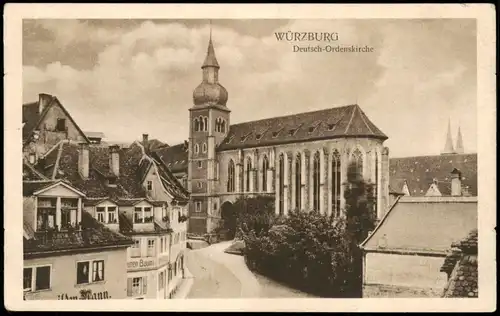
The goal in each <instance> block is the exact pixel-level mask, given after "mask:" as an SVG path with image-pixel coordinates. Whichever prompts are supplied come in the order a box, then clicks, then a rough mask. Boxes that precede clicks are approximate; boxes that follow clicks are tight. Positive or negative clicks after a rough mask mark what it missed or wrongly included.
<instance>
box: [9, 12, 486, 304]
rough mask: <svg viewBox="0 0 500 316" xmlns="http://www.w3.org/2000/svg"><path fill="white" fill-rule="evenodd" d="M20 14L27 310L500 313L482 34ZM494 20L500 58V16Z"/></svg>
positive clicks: (15, 226) (354, 21)
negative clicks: (276, 302) (432, 307)
mask: <svg viewBox="0 0 500 316" xmlns="http://www.w3.org/2000/svg"><path fill="white" fill-rule="evenodd" d="M71 6H72V5H71V4H67V5H66V8H71ZM91 6H92V5H86V7H88V8H89V9H90V8H91ZM118 6H119V5H115V8H118ZM138 6H139V7H145V8H147V7H148V5H145V4H144V5H138ZM163 6H164V7H165V8H168V7H169V6H168V5H163ZM235 6H237V5H233V8H234V7H235ZM274 6H275V7H279V6H280V5H274ZM83 7H84V6H82V8H83ZM191 7H195V8H196V7H197V5H191ZM11 8H12V10H11V11H9V13H11V16H16V17H17V20H16V21H17V23H16V24H14V23H12V24H10V28H12V29H13V28H16V29H17V30H16V32H17V33H16V34H17V36H18V37H19V38H17V41H18V42H19V43H20V45H18V46H16V47H18V49H17V51H15V52H13V54H15V55H16V59H15V60H16V61H17V62H19V64H16V65H15V67H13V68H12V69H14V70H15V71H17V72H18V75H16V76H15V80H12V82H13V86H12V88H11V89H18V90H15V91H16V95H15V97H13V94H12V92H10V93H7V95H6V98H8V97H9V96H10V97H12V101H9V102H7V101H5V102H6V103H4V104H6V105H7V106H8V107H9V112H10V113H14V112H16V114H12V115H11V119H10V120H11V122H10V123H9V124H10V125H8V126H9V128H12V130H15V132H12V133H10V135H8V136H6V138H5V139H6V142H8V143H13V144H14V145H12V146H15V147H11V149H9V152H10V153H9V155H10V156H9V164H11V165H13V166H15V167H12V168H13V169H11V171H10V173H12V177H16V178H17V179H18V180H16V181H17V182H12V185H9V184H8V183H4V184H5V186H6V187H10V189H9V190H10V192H14V191H15V192H16V193H15V195H14V193H12V195H11V194H10V193H7V192H6V193H5V195H6V196H9V197H13V199H12V201H10V200H11V199H8V201H7V202H6V203H7V204H8V203H11V204H9V205H10V206H9V209H10V211H9V212H13V213H17V214H16V215H15V216H16V217H15V218H10V219H9V221H8V222H9V223H8V224H5V225H10V226H9V230H6V233H5V235H6V236H8V237H6V239H10V240H11V241H9V242H10V243H9V244H8V245H7V244H6V247H9V246H10V247H13V248H16V249H13V248H10V249H13V250H12V251H13V252H12V254H17V253H19V258H18V259H14V258H12V259H10V258H6V260H7V261H9V260H17V261H16V264H13V265H10V267H9V268H10V269H9V271H11V270H14V269H18V270H19V271H17V272H16V274H15V276H16V277H14V274H13V277H12V279H13V280H11V281H10V282H13V283H12V284H13V285H12V286H11V287H10V288H9V291H11V292H15V293H13V294H12V296H16V304H15V306H16V308H18V309H19V308H21V306H23V304H30V303H35V304H37V302H38V304H42V303H43V302H45V305H32V306H45V308H42V309H46V310H57V309H55V308H56V307H55V306H56V305H54V306H52V307H51V304H54V303H55V302H54V301H68V300H71V301H78V300H98V301H99V302H100V303H99V302H94V303H92V304H106V302H110V301H114V300H122V301H123V300H125V301H126V302H132V304H139V303H138V302H136V303H134V301H137V300H148V303H146V304H143V305H141V304H139V305H134V306H144V305H149V304H154V306H156V307H157V310H162V311H168V310H186V311H187V310H190V309H192V308H194V307H193V306H195V305H196V302H197V301H198V300H203V302H205V301H212V302H216V301H218V302H223V303H218V304H214V305H210V307H209V305H205V306H203V303H198V307H197V308H196V310H200V311H203V310H215V311H217V310H219V311H223V310H226V309H225V308H223V307H222V305H224V304H225V302H231V301H232V300H228V299H243V301H246V302H247V303H245V304H246V305H240V308H236V309H237V310H244V309H245V308H248V309H249V310H251V309H252V307H251V306H250V305H255V304H257V305H258V304H259V303H257V302H259V299H284V300H280V302H281V304H283V305H285V306H288V307H287V308H288V309H289V310H291V309H292V308H293V307H294V306H293V305H294V304H296V305H302V304H301V303H300V302H301V301H302V299H309V300H312V299H318V301H320V302H321V301H324V302H325V304H326V305H328V304H330V305H332V304H335V303H332V302H336V301H339V302H341V301H342V299H360V301H359V302H368V301H370V302H374V304H375V302H377V300H368V299H380V300H385V302H386V303H384V304H385V305H386V306H385V307H384V308H389V307H388V306H387V303H388V302H391V301H392V302H398V301H394V300H393V299H395V298H398V299H414V298H417V299H418V300H412V301H413V302H414V303H415V304H413V308H415V309H417V308H418V305H422V302H425V299H440V300H439V301H440V302H442V303H441V304H443V310H444V306H451V307H453V305H454V304H453V302H454V300H453V299H463V298H468V299H470V301H469V300H466V302H463V303H462V305H461V306H463V307H464V306H467V305H475V306H476V307H477V308H480V305H479V302H480V300H479V299H480V298H481V297H482V298H485V299H488V301H487V302H486V303H488V304H486V303H484V304H483V305H484V307H483V308H493V309H495V307H496V305H495V304H496V302H495V301H494V296H496V295H495V290H494V288H495V281H493V280H496V268H494V267H493V266H494V262H495V255H494V251H492V253H490V254H489V255H487V256H488V257H486V259H484V260H483V259H482V257H481V260H480V257H479V256H478V253H479V251H478V249H479V248H482V249H484V247H485V245H486V248H488V249H491V250H494V249H495V247H496V244H495V241H494V235H495V230H494V227H495V226H496V225H495V221H496V218H495V209H496V203H495V198H494V196H495V190H494V189H495V183H494V182H495V180H496V178H494V176H493V175H494V174H495V173H494V171H495V168H496V167H495V163H494V161H495V159H496V158H495V153H494V148H495V147H496V140H495V125H494V124H495V120H494V118H493V117H492V115H493V116H495V114H496V113H495V112H496V103H495V101H494V93H495V88H494V72H495V66H494V57H491V58H489V59H481V56H484V55H485V53H484V52H482V51H481V50H480V49H479V48H478V47H479V46H480V44H481V43H482V40H481V38H480V37H479V34H480V30H481V27H482V29H483V30H484V24H481V22H480V20H479V19H478V18H477V17H474V16H467V15H465V14H462V13H463V11H460V9H459V8H456V5H455V6H454V7H453V8H456V9H457V11H460V12H462V13H460V12H457V15H456V17H453V16H452V17H450V16H446V17H439V16H435V17H424V16H420V17H419V16H415V17H400V18H394V17H391V16H390V15H387V16H383V17H380V16H375V14H372V17H370V16H369V10H367V9H366V8H365V10H364V12H365V15H364V16H362V17H352V16H351V17H341V16H337V17H335V16H333V17H332V18H326V17H325V15H323V16H321V18H319V17H318V18H314V16H311V15H310V16H304V17H300V16H297V18H295V17H293V15H292V14H290V15H289V16H285V15H282V16H279V17H278V16H275V17H269V16H268V17H266V16H264V17H258V16H256V17H255V18H253V17H252V16H251V15H249V16H248V17H244V16H240V17H238V16H237V15H236V14H233V16H232V17H231V13H229V15H230V17H227V15H226V16H225V17H222V16H221V15H217V14H216V13H217V10H221V9H222V5H219V6H217V5H212V6H210V7H208V6H207V8H210V9H211V10H210V12H212V13H214V14H210V13H203V10H201V8H203V6H202V5H200V6H199V10H200V15H198V16H196V17H191V16H189V17H188V16H186V18H183V16H182V15H173V14H172V12H169V14H165V17H164V18H162V17H161V14H160V13H159V12H157V13H156V14H153V15H152V17H151V15H148V14H143V15H141V14H139V13H138V14H135V15H133V14H132V17H131V16H130V14H126V13H125V12H131V11H132V10H130V9H129V10H126V9H125V7H123V13H122V14H121V15H120V14H118V15H117V14H113V16H110V17H109V18H105V17H103V16H100V17H92V18H88V17H87V16H85V15H83V14H82V15H81V16H78V15H76V16H75V14H72V15H70V16H63V15H61V16H59V17H55V16H52V17H50V16H48V17H43V14H42V16H37V15H36V14H34V16H29V15H26V16H22V15H21V16H20V14H19V13H18V12H16V14H17V15H16V14H14V12H15V11H14V7H11ZM19 8H21V7H19ZM38 8H39V10H41V8H43V6H39V7H38ZM60 8H61V11H60V12H61V13H62V12H64V10H63V6H61V7H60ZM111 8H112V7H110V8H108V9H110V11H111ZM475 8H476V9H477V7H475ZM173 9H174V8H172V10H173ZM463 9H464V8H463ZM469 9H471V10H470V11H469V10H467V11H465V12H473V11H472V9H474V8H469ZM480 9H483V10H479V11H481V12H483V13H490V14H486V15H487V16H488V19H485V20H486V22H488V23H486V25H487V26H489V27H490V29H489V30H490V32H491V33H492V34H493V35H492V37H491V38H489V39H490V40H493V41H494V40H495V39H494V25H493V24H491V23H489V22H493V18H490V15H491V16H492V17H493V15H492V14H494V9H493V8H492V7H487V6H483V7H480ZM487 9H490V10H487ZM52 10H53V12H54V10H55V9H52ZM464 10H465V9H464ZM166 11H168V10H165V12H166ZM177 11H178V12H179V10H177ZM295 11H297V10H295ZM490 11H491V12H490ZM33 12H38V11H33ZM102 12H104V11H102ZM207 12H208V11H207ZM474 12H475V11H474ZM88 16H91V15H88ZM490 20H491V21H490ZM5 23H7V22H5ZM483 23H484V20H483ZM490 24H491V25H490ZM11 39H13V37H12V38H11ZM11 42H14V41H11ZM8 43H10V42H9V41H7V42H5V47H6V48H8V47H7V46H8ZM491 45H493V46H491ZM493 47H494V43H490V46H489V48H490V50H489V51H486V56H490V55H491V56H493V55H494V48H493ZM11 48H12V47H11ZM7 57H8V56H7ZM481 60H482V61H483V62H484V61H486V60H488V61H490V62H491V64H489V65H484V63H483V64H481ZM6 65H7V62H6ZM11 65H13V63H12V64H11ZM6 69H7V67H6ZM481 69H482V70H483V72H482V74H485V73H486V75H481ZM492 74H493V77H492V76H491V75H492ZM8 76H9V72H6V78H7V77H8ZM481 76H482V77H481ZM480 77H481V78H485V79H482V80H485V82H487V84H488V86H487V89H489V90H487V92H488V93H490V94H491V96H489V98H488V97H487V96H486V93H481V91H482V92H484V91H486V90H485V89H484V86H481V85H484V83H482V82H480V81H479V78H480ZM10 78H11V79H12V77H10ZM492 78H493V79H492ZM487 80H493V81H491V82H489V81H487ZM481 87H483V88H481ZM481 89H482V90H481ZM10 91H13V90H10ZM6 100H7V99H6ZM18 103H19V104H18ZM20 105H22V106H20ZM6 113H7V111H6ZM7 114H8V113H7ZM7 114H6V120H7ZM488 116H489V117H490V118H488ZM483 117H485V119H484V120H483V119H482V118H483ZM18 121H19V122H18ZM6 131H7V132H8V131H9V129H7V130H6ZM485 132H486V133H487V134H484V133H485ZM487 139H488V140H487ZM488 142H490V143H488ZM488 146H493V147H490V148H488ZM485 148H486V149H487V150H489V152H486V153H485V152H482V151H484V149H485ZM5 150H7V149H5ZM483 157H484V158H483ZM16 164H17V165H16ZM485 164H486V165H485ZM17 166H18V167H17ZM5 168H6V169H7V168H9V167H8V166H5ZM479 169H481V177H480V176H479V173H478V171H479ZM488 169H489V171H488ZM20 172H22V180H21V174H19V173H20ZM488 173H489V175H488ZM484 177H489V178H493V179H490V180H492V181H493V182H492V181H489V182H490V183H491V184H492V186H491V187H489V188H488V185H486V186H485V185H483V184H482V183H481V181H484ZM9 179H11V178H9V177H7V176H6V178H5V179H4V181H9ZM481 179H483V180H481ZM491 184H490V185H491ZM16 188H17V189H16ZM490 189H491V190H490ZM21 192H22V195H21ZM491 194H493V195H491ZM21 197H22V198H21ZM13 200H16V201H13ZM9 201H10V202H9ZM20 201H22V203H20ZM7 204H6V205H7ZM479 205H481V208H480V207H478V206H479ZM485 206H487V207H488V208H485ZM6 216H7V215H6ZM21 221H22V224H21ZM21 225H22V226H21ZM482 225H485V226H482ZM488 225H489V226H488ZM21 227H22V228H21ZM14 230H15V231H16V232H18V233H14V232H13V231H14ZM483 231H484V234H485V235H483ZM11 232H12V233H11ZM491 233H493V235H491ZM486 234H489V235H486ZM21 235H22V237H21ZM483 236H486V237H484V239H483ZM492 236H493V237H492ZM21 238H22V240H21ZM483 243H487V244H483ZM13 245H15V246H13ZM6 249H7V248H6ZM21 250H22V253H21ZM14 251H15V253H14ZM489 251H490V250H488V252H489ZM5 253H6V254H7V250H5ZM9 254H10V252H9ZM481 255H482V253H481ZM6 257H7V256H6ZM9 257H10V256H9ZM7 261H6V264H8V262H7ZM483 262H484V264H483ZM492 265H493V266H492ZM21 266H22V274H21V271H20V269H21ZM483 266H484V268H483ZM479 271H481V278H483V277H486V279H485V281H486V282H490V283H491V284H490V285H489V286H485V287H483V285H482V284H483V283H481V282H480V280H479V275H480V274H479ZM483 271H485V272H483ZM5 273H9V272H7V268H6V272H5ZM486 273H488V274H487V275H488V276H489V277H488V276H487V275H486ZM17 276H19V279H17ZM21 278H22V282H21ZM488 279H489V280H488ZM6 282H7V281H6ZM21 283H22V286H23V288H22V289H21V288H20V286H21ZM480 285H481V286H480ZM483 291H484V292H483ZM18 297H19V302H18V301H17V298H18ZM205 299H211V300H205ZM220 299H222V300H220ZM331 299H334V301H331ZM492 299H493V301H491V300H492ZM151 300H153V301H151ZM186 300H187V301H186ZM422 300H424V301H422ZM33 301H35V302H33ZM51 301H52V302H51ZM305 301H307V300H304V302H305ZM418 301H420V302H421V303H418ZM150 302H152V303H150ZM176 302H177V303H176ZM183 302H184V303H183ZM200 302H201V301H200ZM250 302H254V303H250ZM295 302H296V303H295ZM328 302H329V303H328ZM352 302H354V301H352ZM446 302H449V303H446ZM467 302H470V303H467ZM474 302H477V303H474ZM143 303H144V302H143ZM67 304H76V302H71V303H70V302H67ZM123 304H124V303H120V301H118V303H117V305H114V306H120V305H121V306H123V308H124V309H127V308H126V307H125V306H126V305H123ZM171 304H177V305H176V306H177V307H175V308H174V307H170V306H173V305H171ZM228 304H231V303H228ZM242 304H243V303H242ZM260 304H262V306H261V307H260V308H261V309H259V310H269V311H276V310H279V309H277V308H273V307H271V305H269V306H268V307H266V303H260ZM351 304H352V303H351ZM360 304H366V303H360ZM389 304H392V303H389ZM492 304H493V305H495V306H493V305H492ZM402 305H403V306H401V307H400V308H399V310H403V311H414V310H413V309H410V307H409V305H408V306H407V307H405V306H404V304H402ZM423 305H425V304H423ZM13 306H14V304H13ZM26 306H28V305H26ZM65 306H67V307H68V308H69V309H71V306H76V305H65ZM80 306H84V305H80ZM89 306H90V305H89ZM92 306H97V305H92ZM104 306H105V305H101V307H102V308H104ZM228 306H229V305H228ZM231 306H233V307H234V306H235V305H231ZM304 306H307V305H305V303H304ZM360 306H361V305H360ZM366 306H368V305H365V307H364V308H363V309H366V310H368V311H370V307H366ZM145 308H147V306H145ZM227 308H229V307H227ZM253 308H258V306H254V307H253ZM296 308H299V307H298V306H296ZM327 308H328V309H327V310H331V309H332V308H334V306H330V307H327ZM420 308H425V306H421V307H420ZM469 308H471V307H469ZM8 309H9V308H8ZM300 309H301V310H307V309H306V307H303V308H300ZM318 309H321V308H320V307H319V306H317V307H316V308H314V310H318ZM360 309H361V308H359V309H358V310H360ZM309 310H311V309H309ZM340 310H341V307H340V305H339V307H338V309H337V310H333V311H340ZM375 310H376V309H371V311H375ZM436 310H438V309H436ZM479 310H481V309H479ZM323 311H326V310H323ZM464 311H465V310H464Z"/></svg>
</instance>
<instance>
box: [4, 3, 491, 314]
mask: <svg viewBox="0 0 500 316" xmlns="http://www.w3.org/2000/svg"><path fill="white" fill-rule="evenodd" d="M4 8H5V10H4V12H5V13H4V51H5V61H4V63H5V66H4V67H5V70H4V74H5V76H4V78H5V86H4V91H5V99H4V102H5V103H4V104H5V106H4V111H5V112H4V118H5V119H4V122H5V128H4V132H5V148H4V153H5V155H4V157H5V159H4V163H5V165H4V170H5V176H4V179H9V180H8V183H4V187H5V193H4V194H5V199H4V209H5V210H6V212H5V213H4V214H5V216H4V219H5V225H4V228H5V238H4V239H5V246H4V252H5V253H8V254H9V256H5V257H6V259H5V260H6V261H5V270H6V271H7V273H6V274H5V283H4V284H5V285H4V287H5V289H4V293H5V296H4V297H5V302H6V303H5V306H6V308H7V309H9V310H16V311H17V310H19V311H21V310H57V311H67V310H70V311H71V310H94V311H117V310H131V311H132V310H133V311H136V310H141V311H187V310H189V311H351V312H353V311H373V312H375V311H406V312H407V311H493V310H495V307H496V299H495V298H496V295H495V294H496V286H495V285H496V282H495V280H496V265H495V250H496V242H495V230H494V227H495V222H496V183H495V176H493V175H495V174H496V173H495V171H496V163H495V162H496V155H495V148H496V134H495V130H496V120H495V118H496V115H495V114H496V100H495V92H496V91H495V87H496V85H495V83H496V82H495V69H496V65H495V47H496V42H495V40H496V39H495V25H496V24H495V22H496V21H495V7H494V5H490V4H399V5H395V4H389V5H387V4H376V5H368V4H343V5H337V4H334V5H332V4H330V5H328V4H286V5H278V4H206V5H205V4H185V5H184V4H28V3H24V4H17V3H16V4H12V3H9V4H7V5H5V7H4ZM23 18H66V19H74V18H101V19H102V18H130V19H133V18H161V19H168V18H175V19H179V18H201V19H207V18H210V19H215V18H232V19H250V18H282V19H283V18H284V19H291V18H293V19H298V18H310V19H339V18H342V19H347V18H352V19H380V18H390V19H394V18H397V19H413V18H476V19H477V22H478V23H477V32H478V33H477V34H478V37H477V45H478V50H477V52H478V56H477V62H478V64H477V70H478V72H477V73H478V89H477V93H478V123H479V124H478V139H479V140H480V142H479V144H478V155H479V160H478V187H479V192H480V193H479V195H480V196H481V198H480V201H479V203H478V208H479V241H480V242H479V261H480V268H479V269H480V270H479V271H480V272H479V280H478V282H479V288H480V293H479V298H478V299H477V300H474V301H473V300H471V299H446V300H444V299H397V300H395V299H381V298H377V299H375V298H374V299H361V300H354V299H351V300H340V299H293V301H292V300H290V299H207V300H187V301H186V300H168V301H165V300H161V301H148V304H144V302H143V301H142V302H141V301H136V300H107V301H104V300H101V301H92V300H89V301H85V302H83V301H50V302H48V301H23V300H22V291H20V290H19V291H16V290H13V289H15V288H20V286H21V284H20V283H21V280H22V274H21V273H22V269H19V267H20V266H22V253H21V252H22V250H21V249H22V247H20V242H21V240H22V229H21V227H22V226H21V225H20V223H21V218H22V212H20V211H19V210H21V209H22V206H21V205H20V203H21V201H22V198H21V197H22V196H21V190H20V187H21V177H20V176H19V175H20V174H21V173H22V159H21V143H22V142H21V139H22V137H21V111H20V104H22V93H21V91H22V80H21V78H22V77H21V75H22V54H21V47H22V36H21V35H22V34H21V33H22V26H21V25H22V24H21V20H22V19H23ZM408 36H411V34H408Z"/></svg>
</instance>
